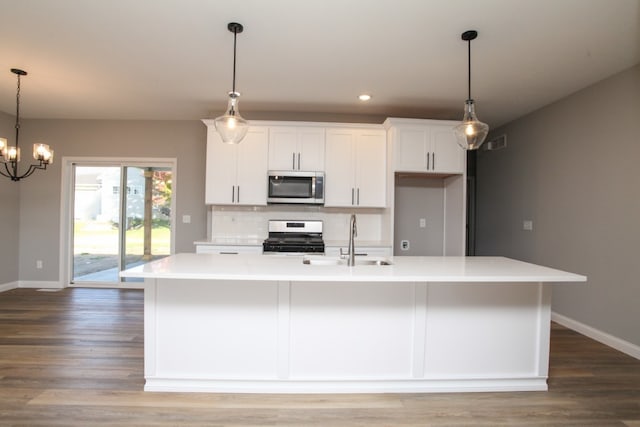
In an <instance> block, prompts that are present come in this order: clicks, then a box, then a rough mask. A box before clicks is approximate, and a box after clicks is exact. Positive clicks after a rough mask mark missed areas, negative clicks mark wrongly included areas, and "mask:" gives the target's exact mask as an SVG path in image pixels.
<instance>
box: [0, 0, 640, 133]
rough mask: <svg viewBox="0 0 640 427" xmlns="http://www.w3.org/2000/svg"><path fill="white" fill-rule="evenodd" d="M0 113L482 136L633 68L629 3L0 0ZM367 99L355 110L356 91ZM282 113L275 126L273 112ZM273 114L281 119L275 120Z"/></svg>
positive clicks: (639, 14) (636, 30) (636, 53)
mask: <svg viewBox="0 0 640 427" xmlns="http://www.w3.org/2000/svg"><path fill="white" fill-rule="evenodd" d="M0 17H1V18H2V23H1V24H0V40H2V43H0V110H1V111H4V112H6V113H9V114H14V113H15V90H16V88H15V85H16V77H15V75H14V74H12V73H10V72H9V69H10V68H12V67H18V68H23V69H24V70H26V71H27V72H28V73H29V75H28V76H26V77H24V78H23V80H22V98H21V102H22V104H21V114H22V116H23V117H27V118H80V119H85V118H86V119H90V118H91V119H200V118H204V117H213V116H217V115H220V114H221V113H222V112H223V110H224V109H225V106H226V93H227V92H228V91H229V90H230V89H231V70H232V52H233V34H232V33H230V32H229V31H228V30H227V23H228V22H230V21H237V22H240V23H242V24H243V25H244V26H245V31H244V32H243V33H242V34H239V35H238V70H237V89H238V90H239V91H240V92H241V93H242V97H241V101H240V107H241V108H240V109H241V112H242V114H243V115H244V116H245V117H247V118H249V119H251V118H256V117H260V116H264V115H265V114H266V115H269V114H274V113H291V114H292V115H293V114H294V113H296V114H299V113H309V114H316V115H321V114H357V115H367V116H380V117H386V116H397V117H433V118H460V117H461V115H462V105H463V103H464V100H465V98H466V92H467V87H466V86H467V45H466V42H463V41H461V40H460V34H461V33H462V32H463V31H464V30H468V29H475V30H477V31H478V33H479V36H478V38H477V39H476V40H475V41H473V42H472V67H473V68H472V73H473V74H472V95H473V98H474V99H475V100H476V103H477V111H478V116H479V118H480V119H481V120H483V121H485V122H487V123H489V125H490V126H492V127H496V126H498V125H501V124H504V123H506V122H508V121H510V120H512V119H514V118H517V117H519V116H522V115H524V114H526V113H528V112H530V111H533V110H535V109H537V108H539V107H541V106H543V105H546V104H548V103H550V102H553V101H555V100H558V99H560V98H562V97H564V96H566V95H568V94H570V93H572V92H575V91H577V90H579V89H581V88H583V87H586V86H588V85H590V84H592V83H594V82H596V81H599V80H601V79H603V78H605V77H608V76H610V75H612V74H615V73H617V72H619V71H621V70H624V69H627V68H629V67H631V66H633V65H634V64H637V63H639V62H640V0H225V1H221V0H103V1H99V0H0ZM362 92H368V93H371V94H372V95H373V99H372V100H371V101H369V102H368V103H366V104H364V103H362V102H360V101H358V100H357V98H356V97H357V95H358V94H360V93H362ZM281 116H282V114H281ZM283 116H285V117H286V114H284V115H283Z"/></svg>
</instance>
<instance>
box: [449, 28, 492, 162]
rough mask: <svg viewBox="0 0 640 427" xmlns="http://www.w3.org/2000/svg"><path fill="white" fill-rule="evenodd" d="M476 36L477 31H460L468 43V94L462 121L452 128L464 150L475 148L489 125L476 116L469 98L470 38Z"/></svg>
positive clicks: (479, 144) (487, 131)
mask: <svg viewBox="0 0 640 427" xmlns="http://www.w3.org/2000/svg"><path fill="white" fill-rule="evenodd" d="M476 37H478V32H477V31H473V30H469V31H465V32H464V33H462V40H464V41H466V42H467V43H468V48H469V62H468V65H469V86H468V87H469V96H468V97H467V100H466V101H465V103H464V117H463V118H462V123H460V124H459V125H457V126H456V127H454V128H453V131H454V133H455V135H456V141H457V142H458V145H460V146H461V147H462V148H464V149H465V150H477V149H478V148H480V146H481V145H482V143H483V142H484V139H485V138H486V137H487V133H489V126H488V125H487V124H486V123H482V122H481V121H480V120H478V118H477V117H476V106H475V104H474V102H473V99H471V40H474V39H475V38H476Z"/></svg>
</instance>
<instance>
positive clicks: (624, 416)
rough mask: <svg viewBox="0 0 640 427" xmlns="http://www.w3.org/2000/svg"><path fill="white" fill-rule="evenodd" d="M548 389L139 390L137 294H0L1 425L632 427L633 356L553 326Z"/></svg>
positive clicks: (638, 370) (639, 403)
mask: <svg viewBox="0 0 640 427" xmlns="http://www.w3.org/2000/svg"><path fill="white" fill-rule="evenodd" d="M550 363H551V365H550V366H551V368H550V379H549V391H547V392H520V393H461V394H444V393H443V394H373V395H369V394H357V395H255V394H205V393H145V392H143V391H142V389H143V385H144V379H143V295H142V292H141V291H138V290H115V289H80V288H72V289H65V290H61V291H57V292H47V291H38V290H34V289H14V290H11V291H7V292H3V293H0V425H2V426H93V425H100V426H256V425H258V426H504V425H509V426H627V427H640V361H638V360H636V359H633V358H631V357H629V356H627V355H624V354H622V353H620V352H618V351H615V350H612V349H611V348H608V347H606V346H604V345H602V344H599V343H597V342H595V341H593V340H590V339H588V338H586V337H584V336H582V335H579V334H577V333H575V332H573V331H571V330H568V329H566V328H563V327H561V326H558V325H555V324H554V325H553V327H552V333H551V362H550Z"/></svg>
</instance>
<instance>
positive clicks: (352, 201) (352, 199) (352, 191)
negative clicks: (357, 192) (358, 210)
mask: <svg viewBox="0 0 640 427" xmlns="http://www.w3.org/2000/svg"><path fill="white" fill-rule="evenodd" d="M353 193H354V189H353V187H352V188H351V205H352V206H353V205H354V204H355V203H354V197H353Z"/></svg>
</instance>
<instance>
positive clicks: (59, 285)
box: [18, 280, 64, 289]
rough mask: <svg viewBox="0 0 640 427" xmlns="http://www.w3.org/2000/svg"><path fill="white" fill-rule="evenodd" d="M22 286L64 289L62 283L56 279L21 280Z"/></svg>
mask: <svg viewBox="0 0 640 427" xmlns="http://www.w3.org/2000/svg"><path fill="white" fill-rule="evenodd" d="M18 283H19V286H18V287H20V288H48V289H62V288H64V286H62V283H60V282H55V281H44V280H20V281H19V282H18Z"/></svg>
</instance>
